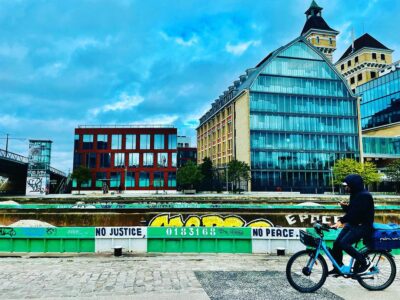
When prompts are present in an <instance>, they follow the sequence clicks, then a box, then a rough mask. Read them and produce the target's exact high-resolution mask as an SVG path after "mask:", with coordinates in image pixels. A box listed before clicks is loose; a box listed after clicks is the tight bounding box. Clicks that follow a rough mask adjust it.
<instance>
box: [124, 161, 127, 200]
mask: <svg viewBox="0 0 400 300" xmlns="http://www.w3.org/2000/svg"><path fill="white" fill-rule="evenodd" d="M124 168H125V169H124V170H125V189H124V193H125V194H126V179H127V178H126V175H127V171H128V167H127V166H124Z"/></svg>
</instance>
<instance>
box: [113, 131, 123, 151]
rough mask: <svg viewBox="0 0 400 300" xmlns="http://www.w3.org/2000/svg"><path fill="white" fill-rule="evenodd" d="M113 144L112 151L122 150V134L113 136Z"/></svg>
mask: <svg viewBox="0 0 400 300" xmlns="http://www.w3.org/2000/svg"><path fill="white" fill-rule="evenodd" d="M111 142H112V144H111V149H122V147H121V146H122V134H113V135H112V137H111Z"/></svg>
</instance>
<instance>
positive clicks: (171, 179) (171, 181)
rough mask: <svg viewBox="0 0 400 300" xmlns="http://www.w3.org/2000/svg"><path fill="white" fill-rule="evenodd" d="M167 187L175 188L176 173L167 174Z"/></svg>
mask: <svg viewBox="0 0 400 300" xmlns="http://www.w3.org/2000/svg"><path fill="white" fill-rule="evenodd" d="M168 187H176V173H175V172H168Z"/></svg>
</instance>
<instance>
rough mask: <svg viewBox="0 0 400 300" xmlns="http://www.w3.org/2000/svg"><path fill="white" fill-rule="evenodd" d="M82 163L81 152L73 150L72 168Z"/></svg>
mask: <svg viewBox="0 0 400 300" xmlns="http://www.w3.org/2000/svg"><path fill="white" fill-rule="evenodd" d="M81 164H82V154H81V153H79V152H74V169H75V168H76V167H79V166H80V165H81Z"/></svg>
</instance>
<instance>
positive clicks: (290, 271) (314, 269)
mask: <svg viewBox="0 0 400 300" xmlns="http://www.w3.org/2000/svg"><path fill="white" fill-rule="evenodd" d="M314 257H315V252H314V251H311V250H303V251H300V252H297V253H296V254H294V255H293V256H292V257H291V258H290V259H289V261H288V263H287V266H286V277H287V279H288V281H289V283H290V285H291V286H292V287H293V288H295V289H296V290H298V291H299V292H301V293H312V292H315V291H316V290H318V289H319V288H320V287H322V286H323V284H324V283H325V280H326V277H327V276H328V267H327V265H326V262H325V259H324V258H323V257H322V256H321V255H320V256H318V258H317V259H314ZM313 262H314V263H313Z"/></svg>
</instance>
